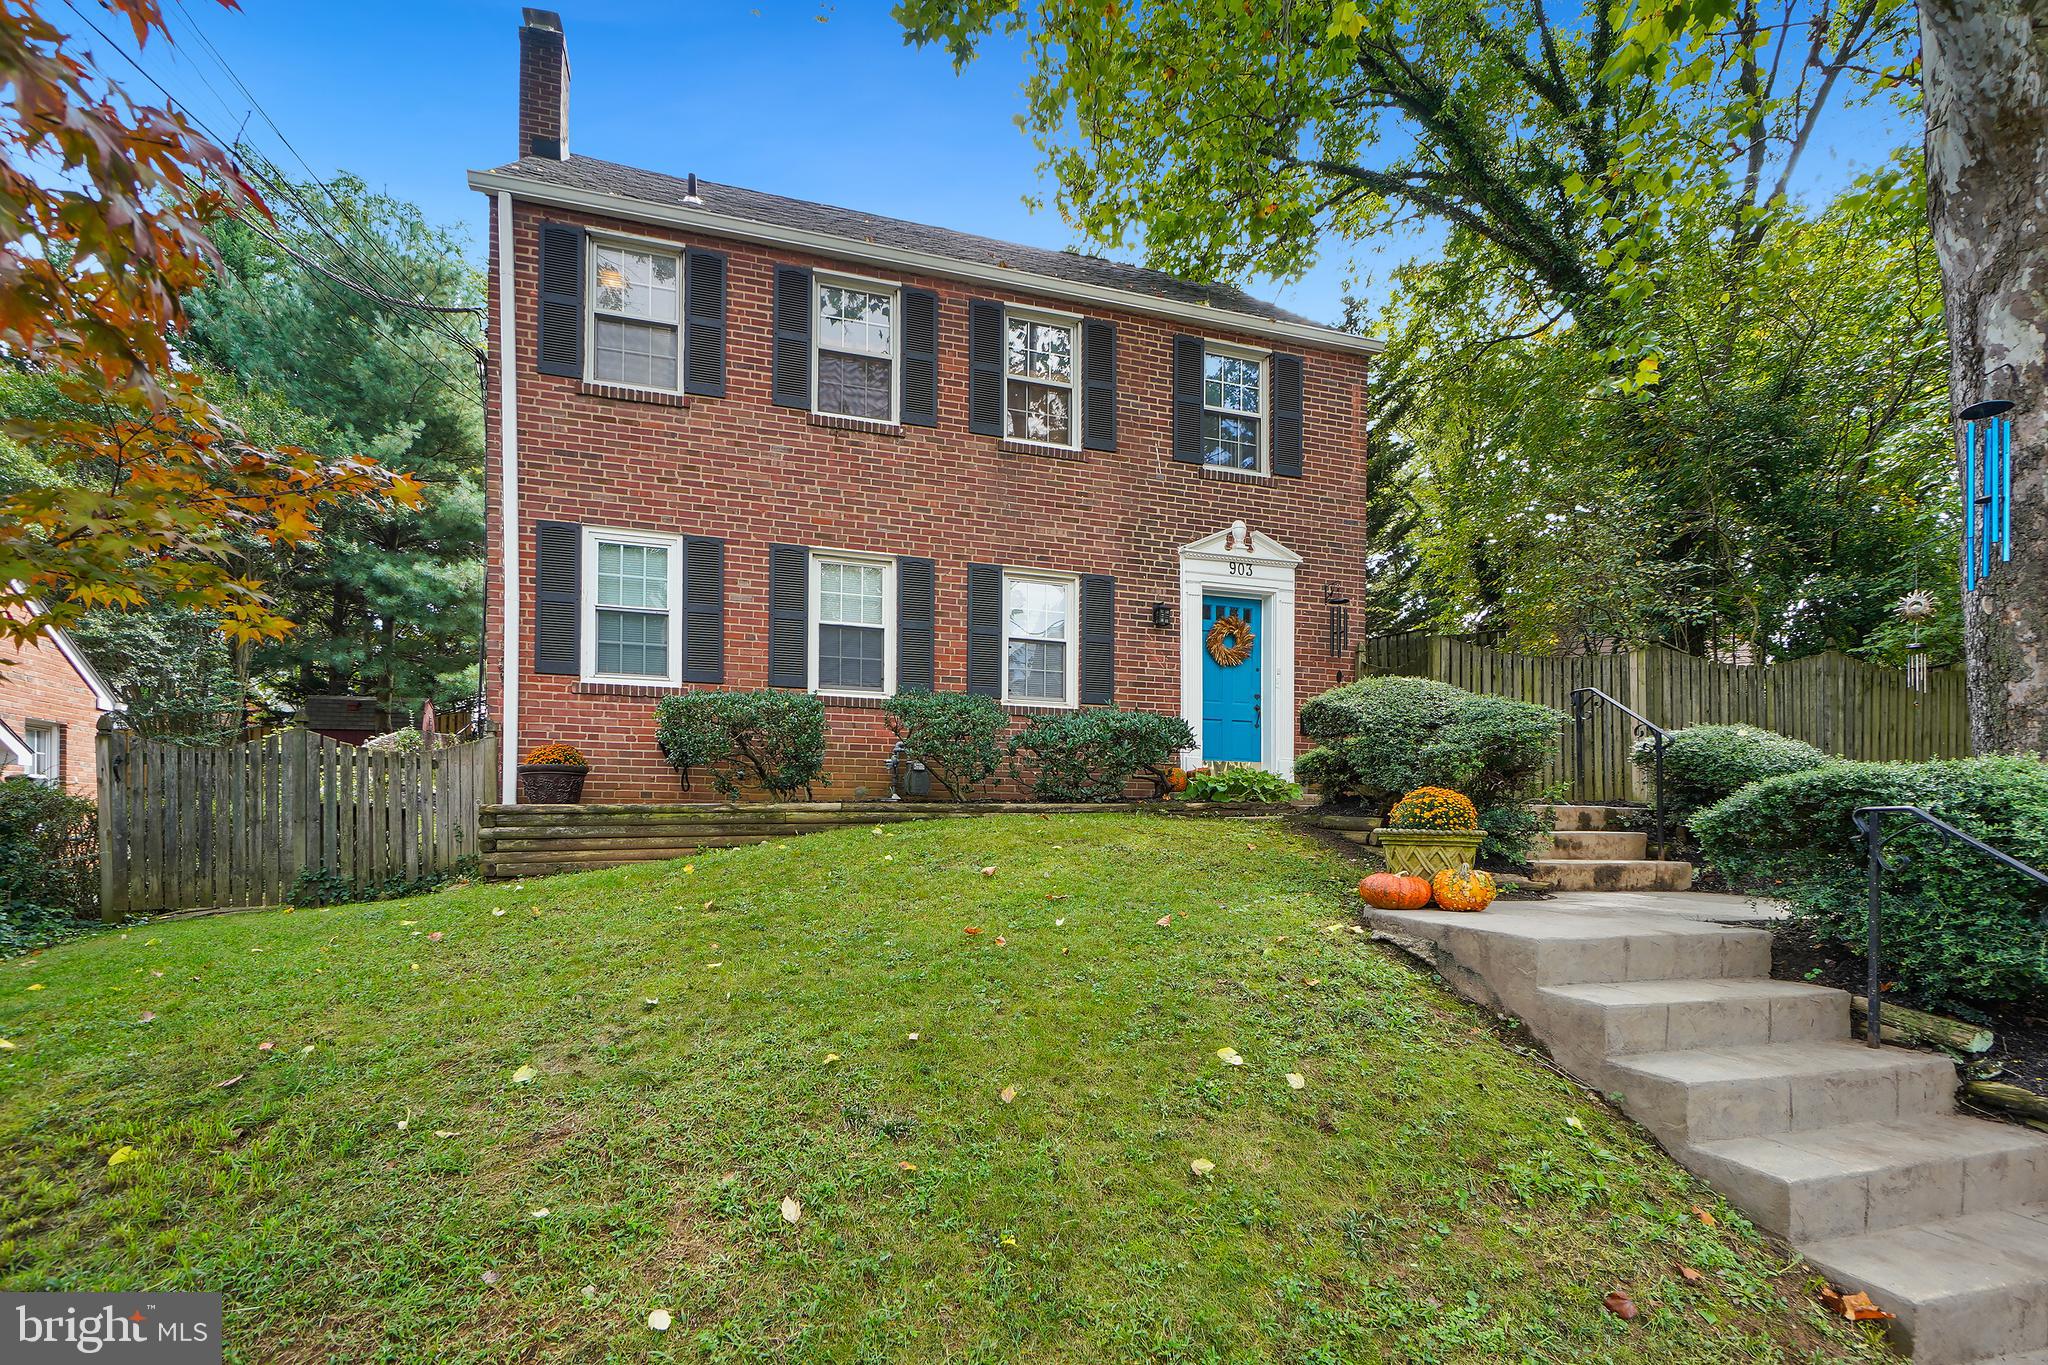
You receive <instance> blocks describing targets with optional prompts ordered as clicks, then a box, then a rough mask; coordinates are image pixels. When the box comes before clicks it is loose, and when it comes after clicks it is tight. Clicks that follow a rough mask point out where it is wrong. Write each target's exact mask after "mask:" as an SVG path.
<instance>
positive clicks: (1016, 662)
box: [1003, 574, 1077, 706]
mask: <svg viewBox="0 0 2048 1365" xmlns="http://www.w3.org/2000/svg"><path fill="white" fill-rule="evenodd" d="M1074 595H1075V580H1074V579H1072V578H1065V577H1057V576H1040V575H1036V574H1004V575H1003V700H1004V701H1006V702H1016V703H1021V704H1024V705H1041V706H1072V705H1073V704H1074V667H1075V660H1076V653H1077V651H1076V650H1075V638H1074V620H1075V616H1076V612H1075V610H1074Z"/></svg>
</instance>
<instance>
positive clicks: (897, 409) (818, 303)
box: [811, 270, 903, 696]
mask: <svg viewBox="0 0 2048 1365" xmlns="http://www.w3.org/2000/svg"><path fill="white" fill-rule="evenodd" d="M835 284H836V285H839V286H841V287H843V288H847V289H858V290H860V291H861V292H862V293H864V294H886V295H887V296H888V298H889V420H888V422H887V423H886V425H888V426H892V427H893V426H900V425H901V424H902V420H903V285H902V284H901V283H900V282H898V281H896V280H878V279H873V278H870V277H869V276H866V275H849V274H847V273H846V272H844V271H841V270H813V271H812V272H811V415H812V416H814V417H831V418H836V419H838V420H840V421H842V422H873V421H877V420H879V419H877V418H873V417H849V416H848V415H847V414H845V413H843V412H826V411H825V410H824V409H822V408H820V407H819V406H818V369H819V366H818V354H819V352H821V351H823V350H824V349H825V339H824V338H825V290H826V289H827V288H828V287H829V286H831V285H835ZM815 633H816V632H813V634H815ZM812 648H813V652H815V651H816V646H815V645H813V647H812ZM855 695H857V696H867V695H870V694H868V693H865V692H862V693H856V694H855ZM891 695H892V696H893V695H894V693H891Z"/></svg>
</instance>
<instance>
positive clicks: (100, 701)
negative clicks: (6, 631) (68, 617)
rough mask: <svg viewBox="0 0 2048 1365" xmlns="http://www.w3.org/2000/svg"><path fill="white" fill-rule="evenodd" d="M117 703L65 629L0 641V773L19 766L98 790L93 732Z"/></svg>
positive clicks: (74, 788) (12, 772) (70, 787)
mask: <svg viewBox="0 0 2048 1365" xmlns="http://www.w3.org/2000/svg"><path fill="white" fill-rule="evenodd" d="M118 704H119V703H117V702H116V701H115V699H114V694H113V692H112V690H111V689H109V688H108V686H107V684H106V683H105V681H103V680H102V679H101V677H100V675H99V673H98V672H97V671H96V670H95V669H94V668H93V666H92V663H91V662H90V661H89V660H88V659H87V658H86V657H85V655H84V654H82V653H80V652H79V649H78V646H77V645H76V644H75V643H73V641H72V639H71V637H70V636H68V635H66V634H65V633H64V632H63V631H61V630H58V629H56V628H54V627H52V628H50V629H49V630H46V631H45V632H44V633H43V635H42V636H41V637H40V638H39V639H38V640H37V642H36V643H35V644H33V645H26V646H23V645H0V776H4V777H19V776H21V775H22V774H24V773H25V774H27V775H28V776H31V777H39V778H42V779H44V780H46V781H50V782H55V783H56V784H57V785H59V786H61V787H63V788H64V790H66V791H68V792H70V793H71V794H72V795H74V796H83V797H85V798H87V799H88V800H90V799H92V798H94V797H96V796H97V795H98V793H99V777H98V766H97V761H96V755H95V752H94V736H95V735H96V734H97V733H98V730H99V720H100V717H101V716H103V715H105V714H106V713H107V712H109V711H112V710H114V709H116V707H117V706H118Z"/></svg>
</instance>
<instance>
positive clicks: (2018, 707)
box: [1920, 0, 2048, 755]
mask: <svg viewBox="0 0 2048 1365" xmlns="http://www.w3.org/2000/svg"><path fill="white" fill-rule="evenodd" d="M1920 44H1921V53H1922V64H1923V65H1922V69H1923V72H1924V77H1923V80H1924V92H1925V97H1926V109H1927V199H1928V213H1929V217H1930V218H1931V220H1932V223H1933V227H1934V244H1935V248H1936V250H1937V251H1938V252H1939V253H1940V256H1941V274H1942V290H1943V294H1944V297H1945V299H1946V302H1947V313H1948V336H1949V345H1950V348H1951V360H1950V362H1949V391H1950V396H1951V397H1952V399H1953V400H1954V403H1955V406H1956V408H1957V409H1961V408H1962V407H1964V406H1967V405H1968V404H1970V403H1972V402H1974V401H1976V400H1977V399H1979V398H2009V399H2012V400H2013V401H2014V402H2016V403H2017V404H2018V405H2019V406H2018V408H2017V409H2015V410H2014V412H2013V413H2012V414H2011V416H2012V423H2013V432H2012V466H2013V487H2012V561H2011V562H2010V563H2002V562H1999V561H1997V560H1996V559H1994V561H1993V564H1992V569H1991V574H1990V576H1989V577H1988V578H1984V579H1982V580H1980V581H1979V583H1978V588H1977V591H1976V592H1975V593H1973V594H1970V595H1969V596H1968V597H1967V598H1966V599H1965V600H1964V603H1963V618H1964V623H1963V641H1964V649H1965V652H1966V653H1967V655H1968V660H1969V675H1970V677H1969V695H1970V738H1971V740H1972V742H1973V743H1974V744H1975V746H1976V748H1977V750H1978V752H1980V753H1995V752H2018V753H2037V754H2044V755H2048V90H2044V85H2048V0H1920ZM1960 496H1961V495H1960V492H1959V493H1958V497H1959V498H1960ZM1957 562H1958V565H1960V563H1961V560H1960V558H1959V559H1958V561H1957Z"/></svg>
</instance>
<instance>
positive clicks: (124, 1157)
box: [107, 1143, 142, 1166]
mask: <svg viewBox="0 0 2048 1365" xmlns="http://www.w3.org/2000/svg"><path fill="white" fill-rule="evenodd" d="M140 1155H142V1154H141V1153H140V1152H138V1151H136V1150H135V1149H134V1148H133V1147H130V1146H128V1145H127V1144H126V1143H123V1144H122V1145H121V1146H119V1147H116V1148H115V1149H114V1154H113V1155H112V1156H110V1157H108V1158H107V1164H108V1165H109V1166H121V1165H125V1164H126V1163H128V1162H130V1161H133V1160H135V1158H136V1157H138V1156H140Z"/></svg>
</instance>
